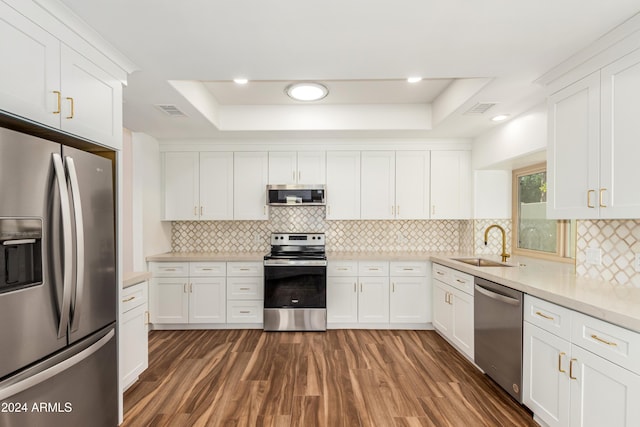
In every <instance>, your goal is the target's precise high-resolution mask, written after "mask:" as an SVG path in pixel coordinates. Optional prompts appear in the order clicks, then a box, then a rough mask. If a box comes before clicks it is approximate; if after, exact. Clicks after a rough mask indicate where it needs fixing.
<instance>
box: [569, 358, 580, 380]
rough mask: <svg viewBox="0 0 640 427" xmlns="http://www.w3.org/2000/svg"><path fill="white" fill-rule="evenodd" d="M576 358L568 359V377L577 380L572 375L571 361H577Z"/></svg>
mask: <svg viewBox="0 0 640 427" xmlns="http://www.w3.org/2000/svg"><path fill="white" fill-rule="evenodd" d="M577 361H578V359H571V360H569V378H571V379H572V380H577V379H578V378H576V377H574V376H573V362H577Z"/></svg>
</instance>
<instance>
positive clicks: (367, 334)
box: [123, 330, 536, 427]
mask: <svg viewBox="0 0 640 427" xmlns="http://www.w3.org/2000/svg"><path fill="white" fill-rule="evenodd" d="M149 347H150V355H149V369H148V370H146V371H145V372H144V373H143V374H142V376H141V377H140V380H139V381H138V382H137V383H136V384H134V385H133V386H132V387H131V388H130V389H129V390H127V392H126V393H125V397H124V410H125V419H124V424H123V426H127V427H132V426H305V427H312V426H329V427H334V426H345V427H353V426H376V427H386V426H465V427H472V426H492V427H493V426H535V425H536V424H535V423H534V422H533V420H532V417H531V414H530V413H529V412H528V411H527V410H526V409H525V408H524V407H522V406H520V405H518V404H517V403H516V402H515V401H513V400H512V399H511V398H510V397H509V396H508V395H507V394H506V393H505V392H503V391H502V390H501V389H500V388H498V387H497V386H496V385H495V384H494V383H493V382H491V381H490V380H489V379H488V378H486V377H485V376H484V375H482V374H481V373H480V372H479V371H478V370H477V369H476V368H475V367H473V366H472V365H471V364H470V363H469V362H468V361H467V360H466V359H464V358H463V357H462V356H460V355H459V354H458V353H457V352H456V351H455V350H454V349H453V348H452V347H451V346H450V345H449V344H448V343H447V342H446V341H444V340H443V339H442V338H441V337H440V336H439V335H437V334H436V333H435V332H433V331H378V330H376V331H368V330H330V331H327V332H326V333H325V332H304V333H299V332H263V331H261V330H206V331H205V330H200V331H153V332H151V333H150V336H149Z"/></svg>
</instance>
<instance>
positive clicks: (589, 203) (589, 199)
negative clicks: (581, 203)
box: [587, 190, 596, 209]
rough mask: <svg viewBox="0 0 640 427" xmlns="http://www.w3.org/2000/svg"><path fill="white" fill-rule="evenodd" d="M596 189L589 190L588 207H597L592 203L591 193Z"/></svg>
mask: <svg viewBox="0 0 640 427" xmlns="http://www.w3.org/2000/svg"><path fill="white" fill-rule="evenodd" d="M595 192H596V190H589V191H587V207H588V208H591V209H595V206H594V205H592V204H591V193H595Z"/></svg>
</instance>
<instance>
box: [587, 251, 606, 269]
mask: <svg viewBox="0 0 640 427" xmlns="http://www.w3.org/2000/svg"><path fill="white" fill-rule="evenodd" d="M586 252H587V264H590V265H602V250H600V248H587V251H586Z"/></svg>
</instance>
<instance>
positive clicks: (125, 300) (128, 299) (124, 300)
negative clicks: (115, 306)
mask: <svg viewBox="0 0 640 427" xmlns="http://www.w3.org/2000/svg"><path fill="white" fill-rule="evenodd" d="M134 299H136V297H135V296H134V297H129V298H127V299H123V300H122V302H129V301H133V300H134Z"/></svg>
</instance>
